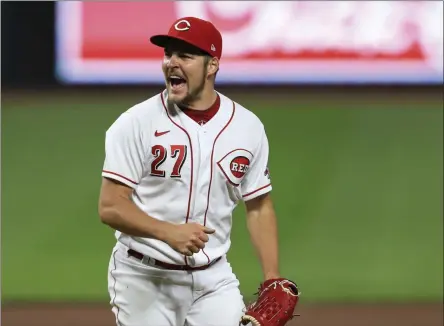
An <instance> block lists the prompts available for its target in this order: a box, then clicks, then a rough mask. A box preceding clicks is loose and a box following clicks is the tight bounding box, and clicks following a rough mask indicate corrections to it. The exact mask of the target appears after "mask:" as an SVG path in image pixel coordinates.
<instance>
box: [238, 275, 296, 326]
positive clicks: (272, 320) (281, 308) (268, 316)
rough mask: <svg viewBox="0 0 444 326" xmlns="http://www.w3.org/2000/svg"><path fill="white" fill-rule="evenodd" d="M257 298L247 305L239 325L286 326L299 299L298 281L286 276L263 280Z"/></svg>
mask: <svg viewBox="0 0 444 326" xmlns="http://www.w3.org/2000/svg"><path fill="white" fill-rule="evenodd" d="M256 294H257V295H258V297H257V300H256V301H254V302H253V303H251V304H250V305H248V306H247V308H246V312H245V314H244V316H242V318H241V320H240V323H239V325H247V324H248V323H251V325H253V326H284V325H285V324H287V322H288V321H289V320H290V319H292V318H293V317H294V316H297V315H293V312H294V310H295V308H296V304H297V303H298V300H299V294H300V293H299V290H298V287H297V285H296V283H294V282H292V281H290V280H287V279H285V278H276V279H271V280H267V281H265V282H263V283H262V284H261V285H260V287H259V292H258V293H256Z"/></svg>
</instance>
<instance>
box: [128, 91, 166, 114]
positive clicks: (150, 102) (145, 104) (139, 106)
mask: <svg viewBox="0 0 444 326" xmlns="http://www.w3.org/2000/svg"><path fill="white" fill-rule="evenodd" d="M163 112H164V105H163V98H162V93H158V94H156V95H154V96H151V97H149V98H148V99H145V100H143V101H141V102H138V103H136V104H134V105H133V106H131V107H130V108H128V109H127V110H126V111H125V112H123V114H127V115H129V116H131V117H133V118H136V119H139V118H141V119H143V120H145V118H146V117H152V116H153V114H155V113H159V114H162V113H163Z"/></svg>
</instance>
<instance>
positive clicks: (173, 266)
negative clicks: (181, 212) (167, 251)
mask: <svg viewBox="0 0 444 326" xmlns="http://www.w3.org/2000/svg"><path fill="white" fill-rule="evenodd" d="M127 253H128V256H131V257H134V258H136V259H138V260H140V261H142V260H143V258H144V257H145V256H144V255H143V254H141V253H140V252H137V251H135V250H133V249H128V251H127ZM146 258H148V257H146ZM221 258H222V257H218V258H216V259H215V260H213V261H212V262H211V263H209V264H207V265H203V266H198V267H193V266H189V265H176V264H170V263H164V262H163V261H160V260H157V259H154V258H151V257H149V259H150V261H152V262H153V265H154V266H158V267H162V268H165V269H171V270H175V271H202V270H205V269H207V268H208V267H210V266H212V265H214V264H215V263H217V262H218V261H219V260H220V259H221Z"/></svg>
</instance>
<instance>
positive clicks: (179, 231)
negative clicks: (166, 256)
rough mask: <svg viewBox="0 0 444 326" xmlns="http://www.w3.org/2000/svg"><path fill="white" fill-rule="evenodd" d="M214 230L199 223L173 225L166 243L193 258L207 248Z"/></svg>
mask: <svg viewBox="0 0 444 326" xmlns="http://www.w3.org/2000/svg"><path fill="white" fill-rule="evenodd" d="M214 232H215V230H214V229H210V228H207V227H206V226H203V225H200V224H197V223H187V224H179V225H173V226H172V227H171V228H170V229H169V230H168V234H167V235H166V239H165V242H166V243H167V244H168V245H169V246H170V247H171V248H173V249H174V250H176V251H177V252H179V253H181V254H183V255H186V256H192V255H193V254H195V253H198V252H199V251H200V250H201V249H203V248H205V243H206V242H208V240H209V237H208V234H213V233H214Z"/></svg>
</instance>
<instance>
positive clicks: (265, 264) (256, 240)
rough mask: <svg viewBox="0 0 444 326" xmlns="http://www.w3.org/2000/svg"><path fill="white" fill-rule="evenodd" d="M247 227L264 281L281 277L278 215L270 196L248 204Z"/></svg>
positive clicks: (261, 197)
mask: <svg viewBox="0 0 444 326" xmlns="http://www.w3.org/2000/svg"><path fill="white" fill-rule="evenodd" d="M246 208H247V227H248V231H249V233H250V237H251V241H252V243H253V246H254V248H255V250H256V253H257V255H258V257H259V260H260V263H261V266H262V271H263V274H264V279H265V280H267V279H271V278H277V277H279V257H278V231H277V222H276V214H275V212H274V208H273V203H272V200H271V198H270V196H269V195H263V196H259V197H257V198H254V199H252V200H250V201H247V202H246Z"/></svg>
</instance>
